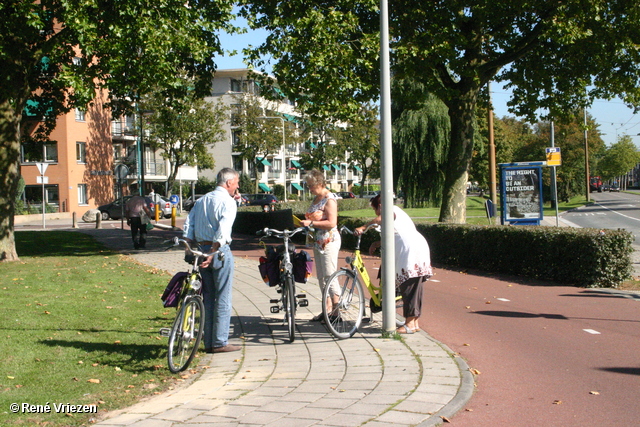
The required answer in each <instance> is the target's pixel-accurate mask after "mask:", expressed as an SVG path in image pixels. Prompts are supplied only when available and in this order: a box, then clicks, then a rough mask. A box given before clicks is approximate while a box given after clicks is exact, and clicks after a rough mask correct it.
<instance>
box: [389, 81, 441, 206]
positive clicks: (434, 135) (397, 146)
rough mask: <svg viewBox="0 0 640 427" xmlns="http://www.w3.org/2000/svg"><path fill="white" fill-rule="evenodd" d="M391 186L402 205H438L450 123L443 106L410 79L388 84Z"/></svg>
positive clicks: (419, 84) (422, 86) (423, 87)
mask: <svg viewBox="0 0 640 427" xmlns="http://www.w3.org/2000/svg"><path fill="white" fill-rule="evenodd" d="M392 99H393V104H392V110H391V111H392V112H391V114H392V120H393V170H394V182H395V188H397V189H398V190H401V191H402V192H403V193H404V206H405V207H406V208H419V207H425V206H440V204H441V203H442V192H443V189H444V180H445V170H444V169H445V162H446V161H447V155H448V152H449V135H450V132H451V125H450V122H449V115H448V112H447V107H446V106H445V105H444V103H443V102H442V101H440V100H439V99H438V98H436V97H435V96H434V95H432V94H430V93H428V92H427V90H426V88H425V86H424V85H423V84H421V83H418V82H416V81H415V80H412V79H395V80H394V82H393V86H392Z"/></svg>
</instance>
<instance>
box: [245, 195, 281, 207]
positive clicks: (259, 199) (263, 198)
mask: <svg viewBox="0 0 640 427" xmlns="http://www.w3.org/2000/svg"><path fill="white" fill-rule="evenodd" d="M242 197H244V198H245V199H247V200H248V202H247V204H248V205H249V206H262V207H265V206H271V205H274V204H276V203H278V198H277V197H276V196H274V195H273V194H266V193H260V194H243V195H242Z"/></svg>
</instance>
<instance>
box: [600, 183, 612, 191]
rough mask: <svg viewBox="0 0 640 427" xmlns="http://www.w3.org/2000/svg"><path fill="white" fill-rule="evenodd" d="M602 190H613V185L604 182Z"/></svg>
mask: <svg viewBox="0 0 640 427" xmlns="http://www.w3.org/2000/svg"><path fill="white" fill-rule="evenodd" d="M602 191H611V186H610V185H609V184H603V185H602Z"/></svg>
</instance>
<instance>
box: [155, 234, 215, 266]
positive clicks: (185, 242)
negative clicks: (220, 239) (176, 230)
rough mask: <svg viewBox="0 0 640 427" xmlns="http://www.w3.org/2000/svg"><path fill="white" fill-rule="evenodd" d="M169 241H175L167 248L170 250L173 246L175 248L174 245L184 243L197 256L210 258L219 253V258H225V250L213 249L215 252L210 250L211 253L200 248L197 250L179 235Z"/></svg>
mask: <svg viewBox="0 0 640 427" xmlns="http://www.w3.org/2000/svg"><path fill="white" fill-rule="evenodd" d="M168 242H173V245H171V246H169V247H168V248H167V250H169V249H171V248H173V247H176V246H180V243H182V244H183V245H184V247H185V248H186V249H187V250H188V251H189V252H191V253H192V254H194V255H195V256H197V257H205V258H209V257H210V256H213V255H215V254H218V259H220V260H222V259H224V253H223V252H220V251H219V250H217V251H213V252H210V253H208V254H205V253H204V252H202V251H199V250H197V249H193V248H192V247H191V246H190V245H189V242H188V241H187V240H185V239H181V238H179V237H177V236H176V237H174V238H173V239H171V240H168Z"/></svg>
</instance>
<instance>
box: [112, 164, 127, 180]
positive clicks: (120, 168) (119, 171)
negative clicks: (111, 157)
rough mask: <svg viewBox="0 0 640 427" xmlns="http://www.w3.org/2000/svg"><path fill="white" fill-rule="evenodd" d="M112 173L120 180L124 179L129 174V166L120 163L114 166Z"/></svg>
mask: <svg viewBox="0 0 640 427" xmlns="http://www.w3.org/2000/svg"><path fill="white" fill-rule="evenodd" d="M114 173H115V175H116V177H117V178H118V179H119V180H120V181H124V180H125V179H126V178H127V175H129V167H128V166H127V165H123V164H122V163H121V164H119V165H117V166H116V169H115V171H114Z"/></svg>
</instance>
